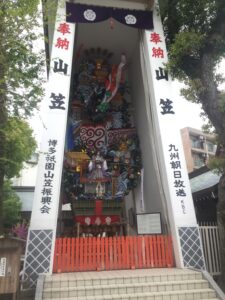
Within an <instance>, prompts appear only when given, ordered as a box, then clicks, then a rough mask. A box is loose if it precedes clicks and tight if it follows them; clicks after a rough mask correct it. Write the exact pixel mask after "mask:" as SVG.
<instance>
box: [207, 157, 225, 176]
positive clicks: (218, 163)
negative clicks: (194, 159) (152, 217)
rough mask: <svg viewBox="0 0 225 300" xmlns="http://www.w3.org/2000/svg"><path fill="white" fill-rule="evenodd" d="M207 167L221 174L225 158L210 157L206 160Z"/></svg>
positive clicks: (224, 169)
mask: <svg viewBox="0 0 225 300" xmlns="http://www.w3.org/2000/svg"><path fill="white" fill-rule="evenodd" d="M208 167H209V169H211V170H213V171H214V172H215V173H216V174H218V175H222V174H224V172H225V158H221V157H212V158H210V159H209V162H208Z"/></svg>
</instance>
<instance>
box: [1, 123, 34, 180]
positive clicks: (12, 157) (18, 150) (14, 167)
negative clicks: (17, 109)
mask: <svg viewBox="0 0 225 300" xmlns="http://www.w3.org/2000/svg"><path fill="white" fill-rule="evenodd" d="M4 134H5V137H6V140H5V149H6V152H5V156H4V157H0V168H2V169H4V171H5V176H6V177H8V178H12V177H13V176H15V175H18V173H19V171H20V170H21V168H22V167H23V162H24V161H26V160H28V159H29V158H30V157H31V155H32V153H33V152H34V150H35V149H36V141H35V139H34V138H33V136H32V129H31V128H30V126H29V124H28V123H27V122H26V121H24V120H22V119H19V118H18V117H10V118H8V120H7V123H6V125H5V127H4Z"/></svg>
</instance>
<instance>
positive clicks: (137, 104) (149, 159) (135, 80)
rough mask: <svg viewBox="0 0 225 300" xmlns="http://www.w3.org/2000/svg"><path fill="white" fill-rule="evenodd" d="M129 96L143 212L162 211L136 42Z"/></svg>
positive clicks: (138, 209) (138, 199)
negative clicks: (141, 168) (140, 170)
mask: <svg viewBox="0 0 225 300" xmlns="http://www.w3.org/2000/svg"><path fill="white" fill-rule="evenodd" d="M129 71H130V72H129V77H130V84H131V96H132V101H133V106H134V117H135V123H136V124H135V125H136V129H137V132H138V135H139V139H140V146H141V151H142V163H143V166H144V183H143V185H144V188H143V194H144V206H145V212H162V203H161V195H160V186H159V183H158V181H157V174H156V172H157V171H156V169H155V164H154V159H155V158H154V157H153V148H152V147H153V146H154V145H152V142H151V138H150V136H151V135H152V131H153V130H152V125H151V123H150V122H149V121H148V117H147V107H146V104H145V94H144V86H143V78H142V72H141V63H140V53H139V45H138V44H137V46H136V49H135V52H134V54H133V58H132V63H131V65H130V70H129ZM140 195H141V188H140V186H139V187H138V188H137V189H136V191H135V198H136V207H137V212H141V207H140V200H141V199H140Z"/></svg>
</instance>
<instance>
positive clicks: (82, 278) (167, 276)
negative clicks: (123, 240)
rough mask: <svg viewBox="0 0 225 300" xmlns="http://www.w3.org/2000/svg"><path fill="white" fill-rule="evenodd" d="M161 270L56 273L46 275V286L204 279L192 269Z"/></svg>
mask: <svg viewBox="0 0 225 300" xmlns="http://www.w3.org/2000/svg"><path fill="white" fill-rule="evenodd" d="M161 270H162V271H161V272H160V273H159V272H156V271H154V270H153V271H152V270H143V272H139V271H138V270H126V271H127V272H124V271H123V272H122V273H120V272H119V271H118V272H116V271H105V272H97V274H96V272H84V273H79V272H78V273H67V274H54V275H53V276H46V277H45V283H44V288H45V289H46V288H55V287H63V286H64V287H66V286H68V287H70V286H73V287H74V286H96V285H111V284H129V283H144V282H160V281H161V282H167V281H180V280H199V279H202V274H201V273H200V272H195V271H191V270H182V269H161ZM85 273H86V274H85Z"/></svg>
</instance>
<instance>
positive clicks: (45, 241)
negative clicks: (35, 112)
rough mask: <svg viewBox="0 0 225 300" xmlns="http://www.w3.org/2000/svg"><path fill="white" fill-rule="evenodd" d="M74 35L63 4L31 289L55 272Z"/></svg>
mask: <svg viewBox="0 0 225 300" xmlns="http://www.w3.org/2000/svg"><path fill="white" fill-rule="evenodd" d="M74 34H75V24H70V23H67V22H66V12H65V3H64V1H59V3H58V9H57V15H56V21H55V30H54V36H53V44H52V53H51V62H50V73H49V81H48V83H47V89H46V97H45V105H46V112H47V118H46V124H45V125H46V126H45V131H44V134H43V137H42V144H41V151H40V158H39V163H38V174H37V181H36V186H35V195H34V202H33V209H32V216H31V222H30V230H29V236H28V243H27V249H26V258H25V279H26V278H27V277H29V279H30V280H31V285H35V284H36V280H37V277H38V274H40V273H51V272H52V264H53V255H54V245H55V235H56V226H57V218H58V208H59V197H60V188H61V178H62V168H63V159H64V145H65V134H66V123H67V112H68V103H69V94H70V81H71V72H72V59H73V45H74ZM35 251H36V252H35ZM38 252H39V253H38ZM42 253H43V255H42Z"/></svg>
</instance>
